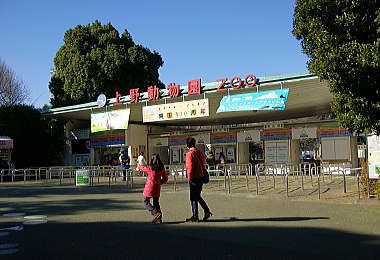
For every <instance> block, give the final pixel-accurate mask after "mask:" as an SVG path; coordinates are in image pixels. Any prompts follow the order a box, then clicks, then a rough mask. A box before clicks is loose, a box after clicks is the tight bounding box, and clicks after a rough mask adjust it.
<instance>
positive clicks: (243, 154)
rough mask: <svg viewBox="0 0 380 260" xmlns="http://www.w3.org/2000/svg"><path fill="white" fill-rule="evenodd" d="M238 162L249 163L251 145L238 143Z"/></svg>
mask: <svg viewBox="0 0 380 260" xmlns="http://www.w3.org/2000/svg"><path fill="white" fill-rule="evenodd" d="M237 162H238V163H239V164H240V163H249V143H237Z"/></svg>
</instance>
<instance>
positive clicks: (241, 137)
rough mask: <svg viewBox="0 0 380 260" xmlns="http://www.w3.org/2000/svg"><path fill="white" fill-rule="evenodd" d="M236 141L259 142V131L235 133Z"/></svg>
mask: <svg viewBox="0 0 380 260" xmlns="http://www.w3.org/2000/svg"><path fill="white" fill-rule="evenodd" d="M237 141H238V142H239V143H249V142H260V131H259V130H248V131H244V132H238V133H237Z"/></svg>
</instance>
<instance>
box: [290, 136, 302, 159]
mask: <svg viewBox="0 0 380 260" xmlns="http://www.w3.org/2000/svg"><path fill="white" fill-rule="evenodd" d="M290 162H291V163H292V164H299V163H300V140H299V139H291V140H290Z"/></svg>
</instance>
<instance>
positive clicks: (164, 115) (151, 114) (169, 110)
mask: <svg viewBox="0 0 380 260" xmlns="http://www.w3.org/2000/svg"><path fill="white" fill-rule="evenodd" d="M142 112H143V122H144V123H146V122H157V121H165V120H176V119H186V118H197V117H206V116H209V106H208V99H207V98H206V99H198V100H191V101H184V102H176V103H170V104H162V105H154V106H144V107H143V108H142Z"/></svg>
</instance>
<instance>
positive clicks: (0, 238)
mask: <svg viewBox="0 0 380 260" xmlns="http://www.w3.org/2000/svg"><path fill="white" fill-rule="evenodd" d="M141 191H142V186H141V184H137V185H136V186H135V188H134V189H128V188H127V187H126V186H125V185H114V186H112V187H111V188H108V186H106V185H105V186H95V187H83V188H75V187H73V186H68V185H65V186H41V185H32V184H30V185H15V184H9V185H7V184H2V185H1V186H0V229H4V228H10V227H13V228H14V229H16V230H0V254H1V253H6V254H4V255H0V257H1V259H126V258H129V259H142V258H152V257H153V258H154V259H194V258H205V259H234V258H249V259H366V260H368V259H379V258H380V252H379V248H380V221H379V219H380V218H379V216H380V206H379V205H376V204H375V205H371V204H365V203H349V204H348V203H344V204H343V203H337V202H334V201H333V202H331V201H327V202H326V201H316V200H312V201H300V200H292V199H287V198H286V197H284V196H283V194H282V195H281V197H270V196H256V194H255V193H254V192H251V193H243V192H236V193H232V194H231V195H226V193H225V191H223V190H218V189H216V188H210V189H207V190H206V192H205V196H204V197H205V200H206V201H207V202H208V204H209V206H210V208H211V210H212V212H213V213H214V216H213V217H212V218H211V219H210V220H209V221H208V222H204V223H184V219H185V218H186V217H189V216H190V214H191V209H190V203H189V201H188V193H187V190H186V186H185V185H179V186H178V190H177V191H176V192H174V191H173V188H172V186H166V187H164V188H163V193H162V197H161V206H162V209H163V221H164V223H163V224H161V225H152V224H150V220H151V216H150V215H149V214H148V212H147V211H146V210H144V208H143V203H142V194H141ZM12 212H13V213H15V212H19V213H25V214H26V216H33V215H40V216H39V217H37V219H36V220H37V221H40V222H42V223H43V222H44V221H47V223H45V224H39V225H28V223H25V222H24V221H25V220H27V219H25V217H24V216H18V217H17V216H13V217H12V216H3V214H6V213H12ZM44 216H46V218H45V217H44ZM29 221H30V219H29ZM23 222H24V224H23ZM16 227H18V228H16ZM17 229H19V230H17ZM20 229H21V230H20ZM6 233H7V234H6ZM4 245H5V246H4ZM11 249H13V250H14V251H13V253H12V251H10V250H11ZM15 250H17V252H16V251H15Z"/></svg>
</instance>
